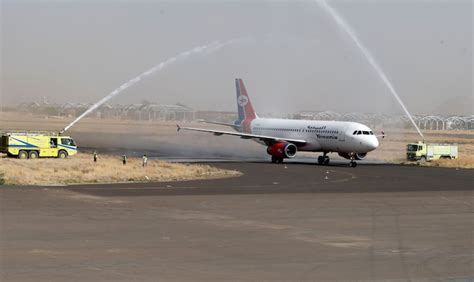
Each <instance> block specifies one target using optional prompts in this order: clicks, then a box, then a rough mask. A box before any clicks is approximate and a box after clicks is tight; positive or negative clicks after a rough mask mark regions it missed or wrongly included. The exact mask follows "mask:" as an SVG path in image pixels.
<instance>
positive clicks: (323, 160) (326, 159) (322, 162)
mask: <svg viewBox="0 0 474 282" xmlns="http://www.w3.org/2000/svg"><path fill="white" fill-rule="evenodd" d="M318 164H320V165H328V164H329V157H328V156H327V153H324V155H322V156H319V157H318Z"/></svg>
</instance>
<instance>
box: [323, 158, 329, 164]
mask: <svg viewBox="0 0 474 282" xmlns="http://www.w3.org/2000/svg"><path fill="white" fill-rule="evenodd" d="M323 164H324V165H328V164H329V157H325V158H324V162H323Z"/></svg>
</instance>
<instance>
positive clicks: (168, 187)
mask: <svg viewBox="0 0 474 282" xmlns="http://www.w3.org/2000/svg"><path fill="white" fill-rule="evenodd" d="M330 172H331V173H333V174H332V175H337V174H342V175H345V176H346V178H342V179H341V178H339V179H335V180H331V178H332V177H328V179H325V177H322V176H321V180H318V181H310V182H304V183H303V182H293V183H291V184H292V185H321V184H331V183H341V182H349V181H351V180H354V179H357V176H356V175H355V174H354V173H350V172H344V171H334V170H330ZM325 175H326V177H327V174H325ZM241 177H245V174H244V175H243V176H241ZM334 178H336V177H334ZM177 183H179V182H177ZM131 184H133V183H131ZM157 184H158V185H159V183H157ZM279 184H282V183H280V182H276V181H274V182H272V183H262V184H251V185H238V186H236V185H226V187H225V188H222V189H226V188H262V187H272V186H275V185H279ZM224 185H225V184H223V186H224ZM283 185H286V184H284V183H283ZM105 187H106V186H104V187H90V186H87V187H80V188H79V189H78V188H74V187H71V188H74V189H75V190H74V191H77V192H79V191H80V190H103V189H104V188H105ZM203 188H204V189H205V188H209V187H203V186H171V185H169V184H167V185H164V186H154V187H146V186H145V187H113V188H111V189H114V190H140V189H145V190H180V189H203Z"/></svg>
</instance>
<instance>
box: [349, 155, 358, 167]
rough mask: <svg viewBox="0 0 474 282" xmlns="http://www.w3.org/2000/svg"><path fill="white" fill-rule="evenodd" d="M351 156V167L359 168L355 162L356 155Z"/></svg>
mask: <svg viewBox="0 0 474 282" xmlns="http://www.w3.org/2000/svg"><path fill="white" fill-rule="evenodd" d="M350 156H351V162H350V163H349V166H350V167H356V166H357V162H356V161H354V159H355V153H351V154H350Z"/></svg>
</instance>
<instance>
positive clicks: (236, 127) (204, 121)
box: [198, 120, 240, 130]
mask: <svg viewBox="0 0 474 282" xmlns="http://www.w3.org/2000/svg"><path fill="white" fill-rule="evenodd" d="M198 122H203V123H209V124H217V125H225V126H230V127H232V128H233V129H235V130H237V129H239V128H240V125H237V124H232V123H225V122H216V121H208V120H198Z"/></svg>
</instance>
